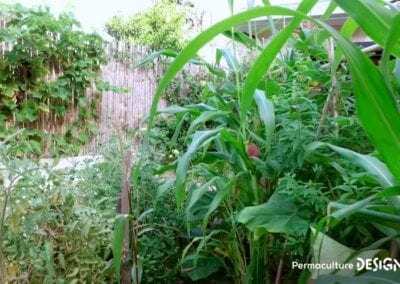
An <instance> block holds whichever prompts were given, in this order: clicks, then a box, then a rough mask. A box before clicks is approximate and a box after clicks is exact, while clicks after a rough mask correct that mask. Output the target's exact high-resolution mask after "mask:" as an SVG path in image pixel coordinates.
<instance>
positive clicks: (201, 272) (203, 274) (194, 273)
mask: <svg viewBox="0 0 400 284" xmlns="http://www.w3.org/2000/svg"><path fill="white" fill-rule="evenodd" d="M220 267H221V262H220V261H219V260H218V259H217V258H215V257H204V256H200V257H197V258H196V265H195V266H194V268H193V269H191V270H190V271H188V272H186V274H187V275H188V276H189V277H190V279H191V280H192V281H197V280H200V279H204V278H207V277H208V276H210V275H211V274H213V273H214V272H217V271H218V270H219V268H220Z"/></svg>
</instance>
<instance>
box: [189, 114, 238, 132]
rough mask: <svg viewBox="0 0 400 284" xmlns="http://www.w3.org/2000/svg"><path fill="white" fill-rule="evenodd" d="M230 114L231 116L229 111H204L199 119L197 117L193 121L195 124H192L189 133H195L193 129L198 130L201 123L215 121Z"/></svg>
mask: <svg viewBox="0 0 400 284" xmlns="http://www.w3.org/2000/svg"><path fill="white" fill-rule="evenodd" d="M229 114H230V112H228V111H219V110H216V111H204V112H202V113H201V115H200V116H199V117H197V118H196V119H195V120H193V122H192V123H191V124H190V127H189V130H188V132H189V133H191V132H192V131H193V129H194V128H196V127H197V126H198V125H199V124H201V123H204V122H207V121H209V120H214V119H217V118H219V117H224V116H227V115H229Z"/></svg>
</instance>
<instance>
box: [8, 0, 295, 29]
mask: <svg viewBox="0 0 400 284" xmlns="http://www.w3.org/2000/svg"><path fill="white" fill-rule="evenodd" d="M249 1H250V2H254V3H255V4H256V5H257V4H259V5H260V4H261V0H249ZM6 2H18V3H21V4H23V5H25V6H36V5H40V4H45V5H48V6H50V8H51V10H52V11H53V12H54V13H59V12H61V11H64V10H70V11H71V10H72V12H74V14H75V16H76V18H77V19H78V20H79V21H80V22H81V24H82V26H83V27H84V29H85V30H87V31H90V30H92V29H94V30H96V31H98V32H102V30H103V26H104V23H105V22H106V21H107V20H108V19H110V18H111V17H112V16H113V15H116V14H117V13H121V14H123V15H129V14H133V13H135V12H139V11H143V10H144V9H146V8H147V7H149V6H151V4H152V2H153V1H152V0H44V1H43V0H42V1H40V0H19V1H12V0H8V1H6ZM192 2H193V3H194V4H195V6H196V7H197V8H198V9H199V10H201V11H205V12H206V13H205V18H204V21H205V24H206V25H210V24H211V23H215V22H216V21H218V20H221V19H223V18H225V17H227V16H229V8H228V0H192ZM271 2H272V3H273V4H282V3H293V2H298V1H297V0H271ZM235 7H236V11H237V12H239V11H243V10H245V9H246V7H247V0H235Z"/></svg>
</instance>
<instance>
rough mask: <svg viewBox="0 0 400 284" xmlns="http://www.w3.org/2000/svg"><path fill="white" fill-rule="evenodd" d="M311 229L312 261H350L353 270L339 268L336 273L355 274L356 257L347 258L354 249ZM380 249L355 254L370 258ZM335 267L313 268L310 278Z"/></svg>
mask: <svg viewBox="0 0 400 284" xmlns="http://www.w3.org/2000/svg"><path fill="white" fill-rule="evenodd" d="M311 231H312V233H313V235H314V238H313V239H314V242H313V244H312V252H313V263H321V264H322V263H327V264H329V263H332V262H337V263H339V264H344V263H352V264H353V268H354V269H353V270H346V269H343V270H339V272H338V273H337V274H339V275H345V276H346V275H347V276H352V275H354V274H355V272H356V269H357V266H356V262H357V259H355V258H353V259H349V257H350V256H351V255H353V254H354V253H355V250H353V249H351V248H348V247H346V246H344V245H342V244H341V243H339V242H337V241H335V240H334V239H332V238H330V237H329V236H327V235H325V234H323V233H321V232H319V233H318V235H317V236H315V234H316V230H315V229H314V228H311ZM380 251H381V250H367V251H363V252H361V253H360V254H358V255H357V257H358V258H363V259H366V258H372V257H374V256H375V255H376V254H377V253H379V252H380ZM334 271H335V269H327V270H319V271H317V270H314V271H313V275H312V277H311V278H312V279H316V278H317V276H318V275H324V274H330V273H332V272H334Z"/></svg>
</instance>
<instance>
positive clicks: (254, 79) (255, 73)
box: [240, 0, 317, 129]
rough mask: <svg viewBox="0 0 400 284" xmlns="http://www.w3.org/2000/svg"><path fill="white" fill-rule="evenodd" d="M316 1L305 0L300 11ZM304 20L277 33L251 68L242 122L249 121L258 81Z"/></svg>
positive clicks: (245, 90)
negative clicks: (247, 117) (248, 115)
mask: <svg viewBox="0 0 400 284" xmlns="http://www.w3.org/2000/svg"><path fill="white" fill-rule="evenodd" d="M316 3H317V0H305V1H303V2H301V4H300V5H299V8H298V11H300V12H303V13H305V14H307V13H308V12H309V11H310V10H311V8H312V7H313V6H314V5H315V4H316ZM269 8H272V7H269ZM267 9H268V8H267ZM302 20H303V18H302V17H301V16H299V17H295V18H294V19H293V20H292V21H291V22H290V24H289V25H288V26H287V27H285V28H284V29H283V30H282V31H280V32H279V33H278V34H276V35H275V36H274V37H273V38H272V39H271V41H270V42H269V43H268V45H267V46H266V47H265V48H264V50H263V51H262V52H261V54H260V55H259V56H258V58H257V59H256V61H255V62H254V63H253V65H252V67H251V68H250V70H249V72H248V74H247V77H246V79H245V81H244V86H243V95H242V97H241V98H240V117H241V118H242V123H245V122H246V121H247V120H246V114H247V111H248V110H249V108H250V105H251V103H252V101H253V96H254V94H255V91H256V88H257V85H258V83H259V82H260V81H261V80H262V78H263V77H264V75H265V73H266V72H267V70H268V69H269V67H270V66H271V64H272V62H273V61H274V59H275V58H276V56H277V54H278V53H279V51H280V50H281V49H282V47H283V45H284V44H285V42H286V41H287V40H288V39H289V38H290V37H291V36H292V34H293V32H294V31H295V30H296V28H297V27H298V25H299V24H300V23H301V21H302ZM242 128H243V129H244V128H245V127H244V125H242Z"/></svg>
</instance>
